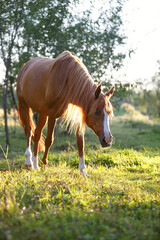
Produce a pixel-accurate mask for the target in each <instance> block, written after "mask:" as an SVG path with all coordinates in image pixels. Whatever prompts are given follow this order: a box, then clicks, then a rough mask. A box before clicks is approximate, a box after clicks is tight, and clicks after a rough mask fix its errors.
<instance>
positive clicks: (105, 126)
mask: <svg viewBox="0 0 160 240" xmlns="http://www.w3.org/2000/svg"><path fill="white" fill-rule="evenodd" d="M103 131H104V136H105V138H107V139H108V138H110V127H109V116H108V114H107V112H106V110H105V109H104V122H103Z"/></svg>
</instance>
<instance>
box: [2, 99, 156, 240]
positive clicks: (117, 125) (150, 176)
mask: <svg viewBox="0 0 160 240" xmlns="http://www.w3.org/2000/svg"><path fill="white" fill-rule="evenodd" d="M110 125H111V131H112V135H113V136H114V138H115V142H114V144H113V145H112V147H111V148H106V149H102V148H101V146H100V144H99V141H98V139H97V137H96V136H95V135H94V133H93V132H92V131H91V130H89V129H88V128H87V129H86V134H85V160H86V166H87V172H88V174H89V175H90V177H89V178H84V177H83V176H82V175H80V172H79V170H78V152H77V149H76V138H75V135H74V134H71V135H68V134H66V133H65V132H64V131H62V130H59V134H58V135H57V136H56V139H55V143H54V145H53V146H52V147H51V149H50V152H49V156H48V162H49V163H48V165H47V166H46V167H43V166H41V168H40V170H39V171H33V170H32V171H31V170H27V169H25V165H24V162H25V156H24V152H25V148H26V139H25V135H24V132H23V130H22V129H21V128H20V127H19V125H18V122H17V124H15V125H14V124H11V125H10V138H11V146H10V147H9V148H8V149H5V135H4V130H3V126H2V124H1V126H0V146H1V149H0V239H3V240H5V239H6V240H12V239H13V240H21V239H23V240H31V239H32V240H34V239H38V240H44V239H47V240H52V239H53V240H60V239H66V240H70V239H71V240H72V239H73V240H80V239H84V240H92V239H95V240H103V239H105V240H106V239H108V240H117V239H118V240H123V239H124V240H130V239H138V240H144V239H146V240H151V239H152V240H153V239H154V240H158V239H160V125H158V124H154V122H152V121H151V120H149V118H148V117H147V116H143V115H142V114H141V113H140V112H138V111H136V110H135V109H134V108H133V107H132V106H130V105H127V104H124V106H123V108H121V109H120V110H119V111H115V117H114V118H113V120H112V121H111V124H110ZM45 131H46V129H45ZM41 158H42V154H41V153H40V154H39V161H40V160H41Z"/></svg>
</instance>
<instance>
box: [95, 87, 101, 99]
mask: <svg viewBox="0 0 160 240" xmlns="http://www.w3.org/2000/svg"><path fill="white" fill-rule="evenodd" d="M100 93H101V84H100V85H99V86H98V87H97V89H96V91H95V98H96V99H97V98H98V97H99V94H100Z"/></svg>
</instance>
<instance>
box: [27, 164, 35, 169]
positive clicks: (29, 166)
mask: <svg viewBox="0 0 160 240" xmlns="http://www.w3.org/2000/svg"><path fill="white" fill-rule="evenodd" d="M25 168H26V169H28V170H33V169H34V168H33V165H28V164H25Z"/></svg>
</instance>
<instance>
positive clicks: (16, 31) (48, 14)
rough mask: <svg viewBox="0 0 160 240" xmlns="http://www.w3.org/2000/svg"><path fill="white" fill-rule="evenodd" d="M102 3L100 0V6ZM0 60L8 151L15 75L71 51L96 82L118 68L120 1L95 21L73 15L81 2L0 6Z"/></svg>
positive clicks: (7, 1) (6, 1) (20, 0)
mask: <svg viewBox="0 0 160 240" xmlns="http://www.w3.org/2000/svg"><path fill="white" fill-rule="evenodd" d="M101 1H102V0H101ZM1 2H2V4H1V8H0V54H1V57H2V59H3V62H4V65H5V67H6V75H5V80H4V83H3V109H4V116H5V132H6V145H9V133H8V125H7V98H8V90H10V93H11V96H12V102H15V99H14V94H13V88H14V84H15V81H14V79H16V75H17V73H18V71H19V69H20V67H21V66H22V65H23V63H24V62H26V61H28V60H29V59H30V58H32V57H35V56H37V55H43V56H46V57H56V56H57V55H58V54H60V53H61V52H62V51H64V50H70V51H72V52H73V53H74V54H76V55H78V56H79V57H80V58H82V60H83V62H84V64H85V65H86V66H87V68H88V69H89V71H90V73H91V74H92V76H94V77H96V78H97V79H99V78H100V77H101V76H103V75H104V73H105V71H106V68H108V67H109V66H112V67H113V68H116V69H118V68H120V66H121V63H122V61H123V59H124V57H125V54H122V53H121V52H120V53H119V52H116V51H115V49H116V47H117V46H118V45H122V44H124V39H125V37H124V36H123V35H122V34H121V33H120V27H121V25H122V21H121V11H122V6H123V4H122V1H120V0H114V1H109V0H108V3H109V4H108V8H107V9H104V10H103V9H100V12H99V15H98V16H97V18H96V19H93V17H92V10H91V9H92V8H93V5H94V0H92V1H90V6H91V9H89V10H85V11H83V13H82V14H79V13H77V14H75V13H74V12H75V11H74V10H75V8H78V4H79V2H80V0H73V1H71V0H69V1H65V0H45V1H44V0H39V1H33V0H25V1H24V0H17V1H15V0H1ZM112 2H114V4H112Z"/></svg>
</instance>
